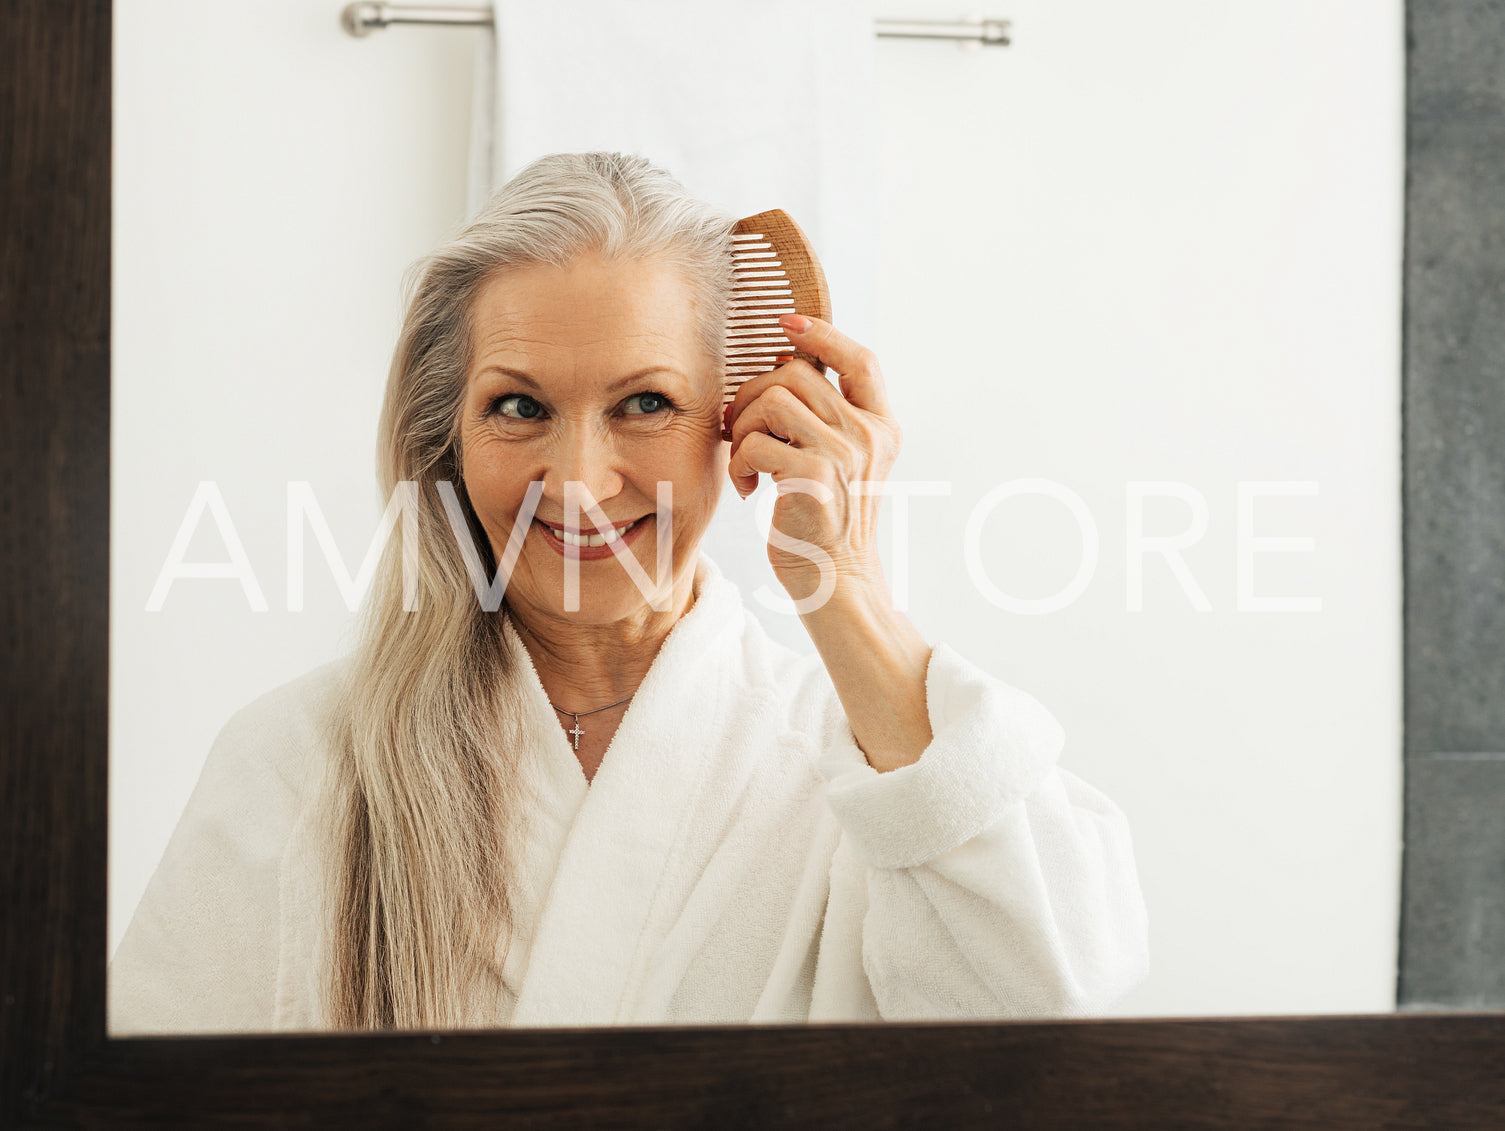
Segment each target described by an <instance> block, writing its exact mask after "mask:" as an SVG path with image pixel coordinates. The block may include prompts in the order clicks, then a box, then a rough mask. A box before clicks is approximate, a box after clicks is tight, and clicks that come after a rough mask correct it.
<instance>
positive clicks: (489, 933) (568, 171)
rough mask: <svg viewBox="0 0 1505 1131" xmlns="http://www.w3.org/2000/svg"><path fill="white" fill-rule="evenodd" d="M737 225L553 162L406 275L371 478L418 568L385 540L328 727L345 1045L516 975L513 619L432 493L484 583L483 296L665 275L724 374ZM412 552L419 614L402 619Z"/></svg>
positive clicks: (518, 828) (336, 947) (520, 181)
mask: <svg viewBox="0 0 1505 1131" xmlns="http://www.w3.org/2000/svg"><path fill="white" fill-rule="evenodd" d="M733 223H734V219H733V218H732V217H730V216H728V215H725V214H723V213H721V212H718V211H717V210H715V209H713V208H711V207H709V206H708V205H706V204H704V203H702V202H701V201H698V200H696V199H695V198H694V197H692V196H690V195H689V193H687V192H686V191H685V189H684V188H683V186H681V185H680V184H679V182H678V181H676V180H675V179H674V178H673V177H672V176H670V175H669V174H668V173H667V172H665V171H664V170H662V169H660V168H657V167H656V166H654V165H652V164H651V163H649V162H648V161H646V160H644V159H643V158H641V157H633V156H626V155H623V154H620V153H559V154H553V155H551V156H548V157H542V158H539V159H538V160H537V161H534V162H533V163H532V164H531V165H529V166H528V167H527V168H525V169H523V170H522V171H521V172H519V173H518V174H517V175H516V176H515V177H513V178H512V179H511V180H510V181H508V182H507V184H506V185H504V186H503V187H502V188H501V189H499V190H498V191H497V192H496V193H495V195H494V196H492V198H491V200H490V201H489V202H488V204H487V206H486V207H485V209H484V210H483V211H481V212H480V213H479V214H478V215H477V216H476V217H475V218H474V219H473V220H472V221H471V222H470V223H468V224H467V225H466V226H465V227H464V228H463V229H462V230H461V231H460V232H459V234H458V235H456V236H455V237H454V238H452V239H451V240H449V241H448V242H446V243H445V244H443V245H442V246H440V247H439V248H438V249H436V250H435V251H433V252H432V253H431V254H429V255H427V256H425V257H424V258H422V259H420V260H419V261H418V262H416V263H414V264H413V265H412V267H410V268H409V270H408V273H407V275H406V276H405V279H404V290H405V294H406V301H405V311H406V313H405V316H404V319H403V325H402V332H401V334H400V336H399V338H398V341H397V346H396V349H395V350H394V353H393V357H392V365H391V370H390V372H389V374H388V378H387V388H386V396H385V399H384V401H383V404H382V411H381V421H380V425H379V430H378V431H379V435H378V443H377V475H378V481H379V484H380V489H381V496H382V500H383V502H384V503H385V501H386V500H388V499H391V498H392V495H393V492H394V491H396V490H397V488H398V485H399V484H404V483H413V484H416V485H417V496H418V504H419V505H418V506H417V507H416V510H417V522H416V524H415V527H414V529H415V531H416V539H417V542H418V547H417V550H418V552H417V553H416V554H413V553H412V552H411V549H412V548H411V547H409V548H408V552H407V553H406V554H405V553H404V552H403V549H402V545H401V541H402V539H401V537H398V538H394V539H392V540H391V541H390V542H389V543H388V545H387V547H386V550H385V552H384V554H383V557H382V560H381V564H380V566H379V568H378V571H377V576H376V580H375V583H374V585H373V587H372V590H371V593H370V596H369V599H368V600H367V603H366V605H365V608H364V609H363V616H362V620H361V626H360V637H359V642H358V644H357V646H356V648H355V651H354V655H353V656H352V658H351V659H352V662H351V664H350V665H349V668H348V671H349V676H348V679H347V681H346V683H345V685H344V687H343V689H342V696H341V701H340V702H339V704H338V706H337V709H336V712H335V715H334V718H333V720H332V726H333V731H332V758H331V761H330V764H329V772H330V778H329V783H330V787H329V788H328V789H327V790H326V793H325V803H326V804H327V805H328V806H329V808H328V810H327V819H326V821H325V828H326V830H327V831H328V833H329V834H330V835H331V836H332V838H333V840H332V844H331V850H332V856H331V867H330V869H329V872H328V879H329V885H330V886H329V888H328V891H327V901H328V903H327V908H326V910H327V912H328V918H327V920H326V921H327V924H328V926H329V940H330V949H329V952H328V957H329V967H328V977H327V979H326V981H325V986H324V989H325V993H326V995H327V996H326V1000H325V1002H324V1012H325V1014H326V1017H327V1018H328V1021H329V1023H330V1025H331V1027H332V1028H341V1029H345V1028H388V1027H394V1028H436V1027H453V1026H461V1025H465V1024H467V1023H473V1024H482V1025H484V1024H488V1023H489V1024H495V1023H496V1021H495V1020H494V1019H491V1020H488V1018H487V1017H486V1014H485V1006H486V1005H487V1004H489V1003H486V1002H484V1001H481V1000H479V999H478V998H477V996H476V995H477V992H478V991H477V989H476V987H477V986H478V985H480V984H481V983H480V982H478V981H477V980H476V978H477V975H479V974H480V973H481V971H482V969H483V968H484V967H485V966H488V965H489V966H490V967H491V969H492V970H493V972H499V971H500V969H501V966H502V963H503V961H504V959H505V949H506V943H507V940H508V937H509V936H510V933H511V926H512V900H511V897H510V891H511V890H512V887H513V875H514V872H515V869H516V867H517V864H518V851H519V848H520V844H521V842H522V822H523V821H524V820H525V819H526V817H527V805H526V800H527V799H526V797H525V790H524V788H523V775H522V774H521V773H520V772H519V771H520V766H519V765H518V754H517V751H518V749H520V747H521V742H520V739H521V737H522V736H521V735H520V734H519V732H518V731H517V729H516V715H517V711H516V708H515V704H516V702H517V700H516V697H515V689H514V687H513V684H514V681H513V679H512V674H513V673H512V672H510V671H504V670H501V669H502V667H503V656H504V652H503V650H502V647H501V645H502V620H501V617H500V616H499V615H498V614H497V613H495V612H490V613H489V612H486V611H485V610H484V609H483V608H482V605H481V602H480V601H479V600H477V599H476V593H475V590H474V589H473V588H472V582H471V578H470V574H469V572H468V570H467V567H466V564H465V560H464V558H463V557H462V553H461V550H460V548H459V546H458V544H457V541H456V537H455V534H454V533H453V532H452V530H451V528H450V525H449V521H448V519H447V518H446V516H445V514H444V511H443V508H442V507H441V506H440V505H439V498H438V488H437V484H438V483H439V482H441V481H445V480H448V481H449V482H451V483H452V484H453V485H454V488H455V493H456V496H457V498H458V500H459V502H460V503H461V506H462V509H463V511H464V514H465V517H466V521H467V523H468V524H469V527H470V535H471V538H472V541H473V543H474V545H475V548H476V551H477V553H478V556H479V558H480V560H481V561H482V563H483V564H484V566H485V569H486V574H487V577H488V579H489V578H490V576H491V575H492V574H493V573H494V572H495V569H496V562H495V560H494V554H493V553H492V550H491V545H490V540H489V539H488V538H487V536H486V533H485V531H484V530H483V529H482V527H481V524H480V522H479V520H478V519H477V518H476V514H475V509H474V507H473V506H472V505H471V503H470V500H469V496H468V493H467V492H466V491H465V487H464V477H463V472H464V469H463V466H462V461H461V452H460V424H461V410H462V406H463V404H464V398H465V391H466V380H467V373H468V370H469V367H470V365H471V363H472V360H473V353H472V351H473V348H474V325H473V309H474V306H475V300H476V296H477V294H478V293H479V292H480V290H481V289H482V287H483V286H484V285H485V284H486V283H487V282H489V281H490V280H492V279H493V278H495V277H496V276H498V275H499V274H502V273H505V272H508V271H511V270H515V269H518V268H522V267H529V266H535V265H540V264H553V265H558V266H563V265H567V264H568V263H570V262H571V261H573V260H575V259H576V258H577V257H579V256H581V255H585V254H589V253H594V254H596V255H599V256H600V257H601V258H602V259H603V260H605V261H607V262H612V261H620V260H625V259H638V258H655V259H659V260H662V261H666V262H669V263H672V264H674V265H676V266H678V267H679V268H680V269H681V270H683V271H684V273H685V276H686V278H687V279H688V280H689V282H690V284H691V289H692V294H694V296H695V301H696V304H697V306H698V307H699V308H700V311H701V313H702V315H703V317H702V318H701V319H700V326H701V335H702V340H703V344H704V345H705V348H706V350H707V351H708V353H709V354H710V356H712V357H713V358H715V359H716V361H717V364H718V366H719V365H720V364H721V363H722V362H723V360H724V358H723V350H722V326H723V318H724V311H725V310H726V302H727V296H728V294H729V292H730V288H731V266H730V255H729V247H730V235H731V229H732V225H733ZM404 525H405V524H399V526H398V528H397V529H398V531H402V530H403V527H404ZM405 557H406V558H407V559H408V568H409V569H410V570H412V571H413V572H414V573H415V574H416V584H417V603H416V608H415V609H414V610H413V611H405V609H404V600H403V585H404V577H403V572H404V558H405ZM409 604H410V605H411V604H412V602H411V601H410V602H409ZM468 1011H470V1012H469V1014H468Z"/></svg>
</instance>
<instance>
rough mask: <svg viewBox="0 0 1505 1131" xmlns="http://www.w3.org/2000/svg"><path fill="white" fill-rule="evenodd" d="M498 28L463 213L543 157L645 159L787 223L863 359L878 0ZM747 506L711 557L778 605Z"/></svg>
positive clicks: (555, 5) (579, 13)
mask: <svg viewBox="0 0 1505 1131" xmlns="http://www.w3.org/2000/svg"><path fill="white" fill-rule="evenodd" d="M494 13H495V25H494V31H493V32H491V33H484V34H482V35H481V36H480V47H479V49H478V54H477V67H476V83H475V91H476V96H475V105H474V109H473V114H472V147H471V163H470V164H471V180H470V212H471V213H472V214H474V213H475V212H476V211H477V210H478V209H479V208H480V207H481V206H482V205H483V204H484V203H485V200H486V198H487V196H488V195H489V194H490V192H491V191H492V190H493V189H495V188H497V187H499V186H500V185H501V184H503V183H504V182H505V181H506V180H507V179H508V178H509V177H511V176H512V175H513V174H514V173H516V172H517V171H518V170H519V169H521V168H523V166H525V165H527V164H528V162H530V161H532V160H533V159H535V158H537V157H540V156H542V155H544V154H546V153H561V152H572V151H583V150H594V149H604V150H619V151H622V152H625V153H637V154H640V155H642V156H644V157H647V158H648V159H649V160H650V161H653V162H654V163H655V164H657V165H660V166H662V167H664V168H665V169H667V170H668V171H669V172H671V173H672V174H674V176H675V177H676V178H678V179H679V180H680V182H681V183H683V184H684V185H685V187H686V188H688V189H689V190H690V191H691V192H692V193H694V194H695V195H697V196H698V197H700V198H701V199H703V200H705V201H707V202H709V203H711V204H713V205H715V206H717V207H718V208H721V209H723V210H725V211H726V212H729V213H731V214H732V215H734V216H750V215H752V214H753V213H756V212H762V211H764V210H765V209H769V208H782V209H784V210H785V211H786V212H788V213H789V214H790V215H791V216H793V217H794V219H795V221H796V222H797V223H798V224H799V225H800V227H802V228H803V229H804V231H805V234H806V235H807V236H809V238H810V241H811V243H812V244H813V245H814V247H815V250H816V253H817V254H818V255H819V257H820V261H821V265H822V267H823V268H824V269H825V272H826V279H827V282H828V283H829V284H830V288H831V305H832V322H833V323H834V324H835V326H836V328H837V329H839V330H841V331H842V332H843V333H845V334H847V335H848V336H850V337H852V338H855V339H856V340H857V341H859V342H862V343H863V344H864V345H869V346H871V345H873V330H874V317H873V309H874V304H875V301H876V296H875V287H874V280H875V278H876V273H877V260H878V219H879V143H878V120H877V111H876V108H875V104H876V97H877V95H876V89H875V84H874V77H873V55H874V42H875V33H874V18H873V13H872V5H871V2H870V0H549V2H548V3H539V0H497V3H495V4H494ZM763 490H764V491H771V490H772V488H771V486H770V485H767V484H765V485H764V488H763ZM759 494H760V495H761V494H762V492H760V493H759ZM756 505H757V504H756V503H754V502H747V503H745V504H744V503H742V502H741V501H740V500H738V499H737V498H736V497H735V495H734V494H733V495H732V497H730V498H728V499H726V500H725V501H724V504H723V505H722V506H721V507H720V508H719V512H718V515H717V518H716V520H715V521H714V522H713V523H712V526H711V529H710V530H709V531H708V533H707V537H706V547H707V549H708V550H709V551H710V552H711V553H712V554H714V555H716V556H717V557H719V558H720V559H721V560H722V561H724V562H725V563H726V568H727V572H728V574H729V575H730V576H731V577H732V578H733V579H734V580H735V581H736V582H737V583H738V584H739V585H740V586H741V587H742V588H743V589H744V590H745V591H746V592H747V593H748V594H749V595H756V594H758V593H759V592H760V590H761V591H765V595H766V596H767V597H768V598H769V599H771V600H772V601H774V602H775V603H776V604H782V605H784V606H785V607H787V602H788V597H787V594H785V593H784V591H783V589H782V588H781V587H780V586H779V585H778V583H777V581H776V580H775V579H774V575H773V571H772V569H771V568H769V566H768V562H767V550H766V545H765V536H764V534H762V533H760V532H759V530H758V529H757V527H756V524H755V523H754V522H753V510H754V508H755V507H756ZM750 606H751V608H752V609H753V610H754V612H755V613H756V615H757V616H758V617H759V619H760V620H761V621H762V622H763V624H764V626H765V627H766V628H767V630H768V631H769V633H770V634H771V635H773V636H774V638H775V639H777V640H778V641H779V642H780V643H782V644H784V645H785V646H787V647H791V648H794V649H796V650H798V651H804V652H811V651H813V648H812V647H811V645H810V642H809V639H808V636H807V635H806V633H805V632H804V629H803V626H802V625H801V624H800V623H799V621H798V619H797V618H796V617H795V616H794V615H793V614H792V613H786V614H781V613H779V612H777V611H772V610H770V609H769V608H768V607H767V605H766V604H765V603H764V601H763V600H762V599H757V598H756V597H755V599H754V600H753V601H752V602H751V603H750Z"/></svg>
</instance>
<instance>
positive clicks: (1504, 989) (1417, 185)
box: [1398, 0, 1505, 1008]
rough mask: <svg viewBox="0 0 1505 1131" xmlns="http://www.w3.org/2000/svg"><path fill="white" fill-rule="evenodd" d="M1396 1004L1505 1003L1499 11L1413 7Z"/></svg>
mask: <svg viewBox="0 0 1505 1131" xmlns="http://www.w3.org/2000/svg"><path fill="white" fill-rule="evenodd" d="M1406 19H1407V52H1406V57H1407V68H1406V84H1407V90H1406V134H1407V136H1406V166H1407V190H1406V263H1405V296H1406V297H1405V316H1404V333H1405V348H1404V358H1405V376H1404V397H1405V403H1404V418H1405V439H1404V457H1403V458H1404V469H1405V486H1404V499H1403V503H1404V531H1405V592H1406V608H1405V622H1404V624H1405V654H1406V662H1405V665H1406V666H1405V689H1406V690H1405V715H1406V735H1405V751H1406V802H1405V822H1406V823H1405V864H1404V880H1403V896H1402V901H1401V940H1400V941H1401V956H1400V979H1399V986H1398V1001H1399V1004H1400V1005H1401V1007H1402V1008H1424V1007H1428V1006H1456V1007H1465V1008H1494V1007H1499V1006H1505V0H1409V2H1408V4H1407V16H1406Z"/></svg>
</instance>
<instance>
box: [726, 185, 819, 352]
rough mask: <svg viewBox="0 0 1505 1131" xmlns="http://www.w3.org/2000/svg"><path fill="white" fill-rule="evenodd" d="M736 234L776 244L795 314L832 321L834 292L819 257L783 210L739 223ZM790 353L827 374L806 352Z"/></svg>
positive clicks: (755, 216)
mask: <svg viewBox="0 0 1505 1131" xmlns="http://www.w3.org/2000/svg"><path fill="white" fill-rule="evenodd" d="M732 234H733V235H753V234H756V235H761V236H763V237H765V238H766V239H767V240H768V242H769V243H771V244H772V245H773V249H774V251H775V252H776V253H777V258H778V260H779V262H780V263H781V264H782V265H783V270H784V274H785V276H786V277H787V279H788V284H789V288H790V290H791V291H793V301H792V303H791V305H792V306H793V307H794V310H795V313H797V314H803V315H805V316H806V317H807V318H819V319H820V320H821V321H823V322H829V321H831V289H830V288H829V287H828V286H827V285H826V273H825V271H824V270H822V269H821V265H820V260H819V259H818V258H816V255H815V248H813V247H812V246H811V245H810V241H809V239H807V238H806V236H805V233H804V232H803V231H802V230H801V229H800V226H799V225H798V224H796V223H795V222H794V219H793V217H791V216H790V215H789V213H787V212H785V211H784V210H783V209H782V208H772V209H769V210H768V211H767V212H759V213H757V214H756V215H754V216H748V217H746V218H744V219H741V220H738V221H737V223H736V225H735V226H734V227H733V228H732ZM789 352H790V353H792V354H793V355H794V356H795V357H798V358H802V359H803V360H805V361H808V362H809V363H810V364H811V365H813V366H814V367H815V370H816V372H818V373H825V371H826V366H825V363H824V362H822V361H821V360H820V358H818V357H814V356H812V355H810V354H808V353H806V352H805V351H804V350H798V349H795V348H794V345H793V343H790V348H789Z"/></svg>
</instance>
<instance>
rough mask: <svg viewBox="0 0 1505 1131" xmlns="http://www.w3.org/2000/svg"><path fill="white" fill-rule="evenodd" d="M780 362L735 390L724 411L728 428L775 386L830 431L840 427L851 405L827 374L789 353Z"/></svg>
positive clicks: (750, 378) (733, 425)
mask: <svg viewBox="0 0 1505 1131" xmlns="http://www.w3.org/2000/svg"><path fill="white" fill-rule="evenodd" d="M779 360H780V362H781V363H782V364H780V365H779V367H778V368H777V369H770V370H769V371H768V372H767V373H759V374H758V375H757V376H756V377H749V378H748V379H747V380H746V381H743V382H742V384H741V385H740V386H739V387H738V389H737V392H736V393H735V394H734V395H733V396H732V403H731V405H730V406H729V408H728V411H727V420H728V421H730V423H731V426H732V427H733V428H734V427H735V425H736V423H737V418H738V417H739V416H741V415H742V413H743V412H745V411H746V410H747V406H748V405H750V404H752V403H753V402H754V401H756V400H757V399H758V398H759V397H761V396H763V395H764V394H765V393H766V392H768V390H770V389H773V388H777V387H783V388H784V389H786V390H788V391H789V392H791V393H793V394H794V395H795V396H796V397H797V398H798V399H799V400H800V401H802V402H803V403H804V404H805V405H807V406H808V407H809V409H810V411H811V412H812V413H814V414H815V415H816V416H818V417H819V418H820V419H821V420H823V421H825V422H826V423H827V424H829V425H831V426H832V427H833V428H834V427H837V426H838V425H840V424H841V421H842V414H843V413H846V412H850V411H851V406H850V405H848V404H847V402H846V398H845V397H843V396H842V395H841V392H840V390H838V389H837V388H836V386H835V385H833V384H831V382H830V380H829V379H828V378H827V377H826V375H825V374H824V373H820V372H817V371H816V369H815V367H814V366H813V365H811V364H810V363H809V362H808V361H804V360H795V359H794V357H793V355H790V354H785V355H783V356H781V357H780V358H779Z"/></svg>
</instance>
